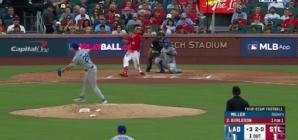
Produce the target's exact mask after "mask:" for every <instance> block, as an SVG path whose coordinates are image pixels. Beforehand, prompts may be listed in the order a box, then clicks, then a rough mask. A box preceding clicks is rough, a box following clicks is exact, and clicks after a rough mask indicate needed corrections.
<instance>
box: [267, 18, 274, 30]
mask: <svg viewBox="0 0 298 140" xmlns="http://www.w3.org/2000/svg"><path fill="white" fill-rule="evenodd" d="M267 25H268V27H267V29H270V31H275V30H276V28H275V27H274V26H273V25H274V22H273V21H272V20H268V24H267ZM270 33H271V32H270Z"/></svg>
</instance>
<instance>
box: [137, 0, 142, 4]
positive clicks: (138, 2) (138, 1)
mask: <svg viewBox="0 0 298 140" xmlns="http://www.w3.org/2000/svg"><path fill="white" fill-rule="evenodd" d="M142 3H143V1H142V0H136V3H135V5H140V4H142Z"/></svg>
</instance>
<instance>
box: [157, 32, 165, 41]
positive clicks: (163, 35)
mask: <svg viewBox="0 0 298 140" xmlns="http://www.w3.org/2000/svg"><path fill="white" fill-rule="evenodd" d="M163 37H165V34H164V33H163V32H159V33H157V35H156V39H157V40H162V39H163Z"/></svg>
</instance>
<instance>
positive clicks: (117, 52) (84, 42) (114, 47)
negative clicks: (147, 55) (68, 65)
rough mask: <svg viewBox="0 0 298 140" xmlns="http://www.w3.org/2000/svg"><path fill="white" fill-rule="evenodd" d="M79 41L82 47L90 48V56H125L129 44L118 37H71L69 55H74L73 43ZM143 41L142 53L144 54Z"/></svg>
mask: <svg viewBox="0 0 298 140" xmlns="http://www.w3.org/2000/svg"><path fill="white" fill-rule="evenodd" d="M74 42H77V43H79V44H80V48H81V49H90V50H91V51H90V53H89V55H90V56H124V55H125V53H126V52H127V49H128V45H127V44H125V43H123V42H122V41H120V40H119V38H118V37H110V38H106V37H104V38H69V39H67V45H66V46H67V48H66V51H67V56H74V52H73V51H72V50H71V46H70V44H71V43H74ZM143 43H144V42H143V41H142V44H141V50H140V55H141V56H143Z"/></svg>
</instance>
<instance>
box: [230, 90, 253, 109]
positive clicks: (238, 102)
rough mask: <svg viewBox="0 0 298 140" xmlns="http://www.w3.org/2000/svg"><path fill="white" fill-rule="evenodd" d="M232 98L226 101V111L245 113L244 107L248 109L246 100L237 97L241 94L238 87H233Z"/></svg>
mask: <svg viewBox="0 0 298 140" xmlns="http://www.w3.org/2000/svg"><path fill="white" fill-rule="evenodd" d="M232 93H233V96H234V97H233V98H232V99H230V100H228V101H227V109H226V111H245V107H249V104H248V102H247V101H246V100H244V99H243V98H241V97H240V96H239V95H240V93H241V91H240V88H239V87H238V86H234V87H233V89H232Z"/></svg>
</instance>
